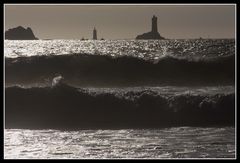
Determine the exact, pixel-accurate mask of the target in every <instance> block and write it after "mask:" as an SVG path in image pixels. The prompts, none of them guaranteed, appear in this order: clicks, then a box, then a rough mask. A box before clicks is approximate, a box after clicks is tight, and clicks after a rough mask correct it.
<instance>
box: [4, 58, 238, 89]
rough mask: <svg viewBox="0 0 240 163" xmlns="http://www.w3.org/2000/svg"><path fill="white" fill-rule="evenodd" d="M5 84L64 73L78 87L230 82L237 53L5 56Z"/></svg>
mask: <svg viewBox="0 0 240 163" xmlns="http://www.w3.org/2000/svg"><path fill="white" fill-rule="evenodd" d="M5 61H6V62H5V65H6V85H9V86H10V85H16V84H23V85H26V84H30V85H34V84H36V83H38V84H42V85H49V83H51V82H52V79H53V78H54V77H56V76H59V75H62V76H63V77H64V80H65V81H66V82H67V83H68V84H71V85H75V86H84V87H85V86H97V87H98V86H99V87H103V86H113V87H115V86H139V85H148V86H156V85H186V84H187V85H223V84H226V85H229V84H234V81H235V56H234V55H229V56H222V57H215V58H214V57H212V58H206V59H204V58H191V59H189V58H180V57H173V56H171V55H166V56H163V57H159V58H158V59H155V60H144V59H140V58H136V57H130V56H124V57H115V58H114V57H111V56H106V55H88V54H69V55H59V56H56V55H55V56H54V55H53V56H32V57H18V58H5Z"/></svg>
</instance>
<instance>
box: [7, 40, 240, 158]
mask: <svg viewBox="0 0 240 163" xmlns="http://www.w3.org/2000/svg"><path fill="white" fill-rule="evenodd" d="M235 49H236V44H235V39H176V40H175V39H169V40H5V41H4V66H5V83H4V86H5V109H4V113H5V117H4V120H5V121H4V122H5V123H4V125H5V129H4V158H6V159H215V158H218V159H224V158H227V159H234V158H236V123H235V122H236V115H235V113H236V95H235V90H236V88H235V77H236V75H235V74H236V73H235V71H236V69H235V67H236V54H235Z"/></svg>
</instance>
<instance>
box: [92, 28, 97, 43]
mask: <svg viewBox="0 0 240 163" xmlns="http://www.w3.org/2000/svg"><path fill="white" fill-rule="evenodd" d="M93 40H97V30H96V28H95V27H94V29H93Z"/></svg>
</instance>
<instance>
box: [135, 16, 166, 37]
mask: <svg viewBox="0 0 240 163" xmlns="http://www.w3.org/2000/svg"><path fill="white" fill-rule="evenodd" d="M136 39H137V40H146V39H147V40H149V39H155V40H163V39H165V38H164V37H162V36H161V35H160V33H159V32H158V27H157V17H156V16H155V15H153V17H152V30H151V31H150V32H147V33H143V34H141V35H138V36H137V37H136Z"/></svg>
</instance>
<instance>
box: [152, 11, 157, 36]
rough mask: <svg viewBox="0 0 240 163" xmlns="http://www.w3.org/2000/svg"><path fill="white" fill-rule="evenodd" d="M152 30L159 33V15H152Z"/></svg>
mask: <svg viewBox="0 0 240 163" xmlns="http://www.w3.org/2000/svg"><path fill="white" fill-rule="evenodd" d="M152 32H154V33H157V32H158V27H157V17H156V16H155V15H153V17H152Z"/></svg>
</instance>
